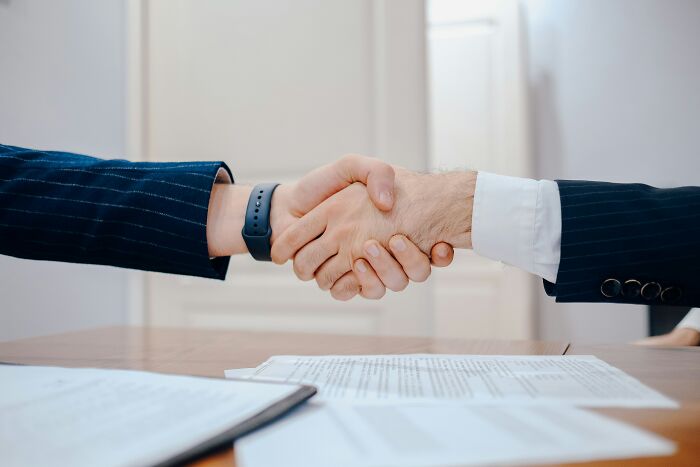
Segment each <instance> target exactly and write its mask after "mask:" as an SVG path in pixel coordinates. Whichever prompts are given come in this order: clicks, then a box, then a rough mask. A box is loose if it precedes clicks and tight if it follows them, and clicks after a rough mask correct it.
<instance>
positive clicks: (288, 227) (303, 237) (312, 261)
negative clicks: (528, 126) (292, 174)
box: [270, 156, 475, 300]
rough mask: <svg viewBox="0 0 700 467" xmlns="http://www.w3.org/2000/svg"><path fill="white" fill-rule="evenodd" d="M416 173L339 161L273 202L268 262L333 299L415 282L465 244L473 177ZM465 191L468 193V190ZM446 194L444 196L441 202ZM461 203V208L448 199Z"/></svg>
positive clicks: (365, 161) (375, 294) (372, 162)
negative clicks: (288, 266) (289, 269)
mask: <svg viewBox="0 0 700 467" xmlns="http://www.w3.org/2000/svg"><path fill="white" fill-rule="evenodd" d="M462 175H468V174H467V173H463V174H441V175H423V174H417V173H413V172H410V171H408V170H406V169H402V168H398V167H392V166H390V165H388V164H386V163H384V162H382V161H379V160H377V159H372V158H369V157H363V156H345V157H344V158H342V159H341V160H339V161H338V162H336V163H333V164H330V165H327V166H324V167H321V168H319V169H316V170H314V171H313V172H311V173H309V174H308V175H306V176H305V177H304V178H302V179H301V180H299V181H298V182H296V183H294V184H283V185H280V186H279V187H278V188H277V190H276V191H275V194H274V197H273V200H272V211H271V219H270V221H271V226H272V231H273V237H272V239H271V242H272V259H273V261H274V262H275V263H277V264H283V263H285V262H286V261H288V260H290V259H292V260H293V265H294V272H295V274H296V275H297V276H298V277H299V278H300V279H302V280H307V281H308V280H311V279H314V278H315V279H316V282H317V283H318V286H319V287H320V288H321V289H323V290H330V292H331V295H332V296H333V297H334V298H336V299H338V300H348V299H350V298H352V297H354V296H355V295H357V294H360V295H361V296H363V297H365V298H370V299H378V298H381V297H382V296H383V295H384V294H385V292H386V289H387V288H388V289H390V290H393V291H400V290H403V289H404V288H405V287H406V286H407V285H408V282H409V280H411V281H414V282H422V281H424V280H426V279H427V278H428V276H429V275H430V271H431V261H432V265H434V266H447V265H449V264H450V263H451V262H452V258H453V254H454V251H453V246H455V247H469V246H470V228H469V226H470V222H471V204H470V203H467V198H469V196H470V195H469V193H470V192H471V193H473V185H474V181H475V177H472V178H471V179H470V178H468V177H463V176H462ZM470 190H471V191H470ZM446 192H451V195H452V196H450V197H445V196H442V195H444V194H445V193H446ZM462 194H463V198H464V201H465V202H464V203H463V204H462V205H461V206H460V205H458V206H450V203H451V202H452V200H453V199H457V200H459V199H460V196H462Z"/></svg>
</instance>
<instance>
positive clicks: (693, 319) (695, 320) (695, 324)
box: [676, 308, 700, 332]
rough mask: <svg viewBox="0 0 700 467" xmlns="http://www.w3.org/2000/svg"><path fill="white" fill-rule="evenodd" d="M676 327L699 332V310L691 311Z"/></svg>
mask: <svg viewBox="0 0 700 467" xmlns="http://www.w3.org/2000/svg"><path fill="white" fill-rule="evenodd" d="M676 327H677V328H690V329H695V330H696V331H698V332H700V308H693V309H691V310H690V311H689V312H688V314H686V315H685V318H683V319H682V320H681V322H680V323H678V326H676Z"/></svg>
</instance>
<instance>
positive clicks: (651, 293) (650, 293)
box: [642, 282, 661, 300]
mask: <svg viewBox="0 0 700 467" xmlns="http://www.w3.org/2000/svg"><path fill="white" fill-rule="evenodd" d="M660 293H661V286H660V285H659V284H658V283H656V282H647V283H646V284H644V287H642V298H643V299H644V300H656V297H658V296H659V294H660Z"/></svg>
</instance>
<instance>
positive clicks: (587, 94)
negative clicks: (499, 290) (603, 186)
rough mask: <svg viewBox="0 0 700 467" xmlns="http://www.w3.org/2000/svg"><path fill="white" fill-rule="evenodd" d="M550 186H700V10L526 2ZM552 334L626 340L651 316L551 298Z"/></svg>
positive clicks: (655, 0) (684, 3) (539, 142)
mask: <svg viewBox="0 0 700 467" xmlns="http://www.w3.org/2000/svg"><path fill="white" fill-rule="evenodd" d="M524 6H525V20H526V24H527V26H528V29H529V33H528V39H529V52H530V81H531V99H532V117H533V121H532V123H533V134H534V145H535V147H534V150H535V154H536V155H537V160H538V175H539V177H541V178H581V179H593V180H610V181H618V182H633V181H634V182H645V183H649V184H654V185H659V186H673V185H681V184H693V185H697V184H698V183H700V49H699V48H698V47H699V44H700V2H698V1H697V0H672V1H662V0H565V1H563V0H526V1H525V2H524ZM540 308H541V315H540V325H539V328H540V335H541V337H542V338H546V339H570V340H573V341H577V342H601V341H626V340H630V339H634V338H637V337H641V336H642V335H644V334H645V332H646V325H647V324H646V323H647V322H646V319H647V318H646V308H645V307H641V306H620V305H605V304H601V305H590V304H588V305H586V304H581V305H572V304H555V303H554V302H553V300H552V299H550V298H547V297H544V293H542V297H541V299H540Z"/></svg>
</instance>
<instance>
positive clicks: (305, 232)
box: [270, 207, 328, 264]
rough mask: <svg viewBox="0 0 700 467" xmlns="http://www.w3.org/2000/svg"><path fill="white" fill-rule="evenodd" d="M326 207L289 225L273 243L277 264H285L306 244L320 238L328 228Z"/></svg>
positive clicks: (272, 252)
mask: <svg viewBox="0 0 700 467" xmlns="http://www.w3.org/2000/svg"><path fill="white" fill-rule="evenodd" d="M327 221H328V219H327V214H326V209H323V208H322V207H319V208H318V209H314V210H313V211H311V212H310V213H308V214H306V215H304V217H302V218H301V219H299V220H298V221H296V222H294V223H293V224H292V225H290V226H289V227H287V228H286V229H285V230H284V231H283V232H282V234H281V235H280V236H279V237H278V238H277V239H276V240H275V241H274V242H273V243H272V248H271V249H270V256H271V257H272V261H274V262H275V263H277V264H284V263H286V262H287V261H288V260H289V259H290V258H292V257H293V256H294V255H295V254H296V252H297V251H299V250H300V249H301V248H302V247H303V246H304V245H306V244H307V243H309V242H311V241H313V240H314V239H316V238H318V237H319V235H321V234H322V233H323V232H324V231H325V230H326V223H327Z"/></svg>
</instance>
